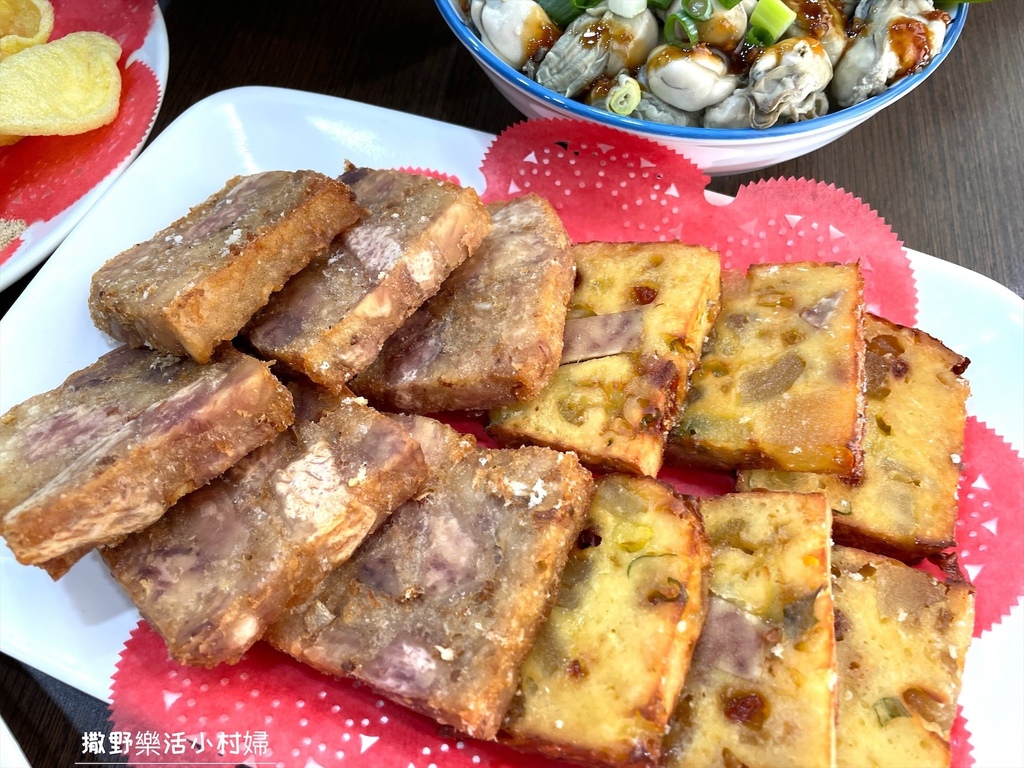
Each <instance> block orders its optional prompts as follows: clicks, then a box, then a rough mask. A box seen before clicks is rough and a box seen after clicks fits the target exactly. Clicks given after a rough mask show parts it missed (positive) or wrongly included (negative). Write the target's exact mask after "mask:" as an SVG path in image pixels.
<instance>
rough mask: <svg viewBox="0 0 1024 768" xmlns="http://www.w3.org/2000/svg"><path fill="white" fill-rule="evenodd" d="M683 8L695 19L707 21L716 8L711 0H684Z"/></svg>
mask: <svg viewBox="0 0 1024 768" xmlns="http://www.w3.org/2000/svg"><path fill="white" fill-rule="evenodd" d="M683 10H684V11H686V12H687V13H688V14H689V15H690V17H691V18H692V19H693V20H694V21H707V20H708V19H710V18H711V12H712V11H713V10H714V9H713V8H712V7H711V0H683Z"/></svg>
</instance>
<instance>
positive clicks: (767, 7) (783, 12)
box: [748, 0, 796, 45]
mask: <svg viewBox="0 0 1024 768" xmlns="http://www.w3.org/2000/svg"><path fill="white" fill-rule="evenodd" d="M794 21H796V11H794V10H793V9H792V8H790V7H789V6H788V5H786V4H785V3H784V2H782V0H757V5H755V6H754V12H753V13H752V14H750V33H753V32H754V30H755V29H757V30H760V32H758V33H757V37H758V39H762V37H761V36H762V34H763V35H764V36H765V37H764V38H763V39H767V38H768V37H770V38H771V42H770V43H768V45H772V44H773V43H775V42H776V41H777V40H778V39H779V38H780V37H782V35H783V33H784V32H785V31H786V30H787V29H789V25H790V24H792V23H793V22H794ZM750 33H748V36H749V34H750Z"/></svg>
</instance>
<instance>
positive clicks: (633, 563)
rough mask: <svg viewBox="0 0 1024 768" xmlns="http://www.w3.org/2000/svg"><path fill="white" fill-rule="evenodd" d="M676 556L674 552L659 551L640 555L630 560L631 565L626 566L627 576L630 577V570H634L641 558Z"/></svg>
mask: <svg viewBox="0 0 1024 768" xmlns="http://www.w3.org/2000/svg"><path fill="white" fill-rule="evenodd" d="M675 556H676V554H675V553H674V552H659V553H657V554H654V555H640V557H634V558H633V559H632V560H630V561H629V565H627V566H626V578H627V579H628V578H629V572H630V571H632V570H633V566H634V565H636V564H637V563H638V562H639V561H641V560H648V559H650V558H653V557H675Z"/></svg>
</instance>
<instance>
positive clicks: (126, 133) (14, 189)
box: [0, 0, 160, 264]
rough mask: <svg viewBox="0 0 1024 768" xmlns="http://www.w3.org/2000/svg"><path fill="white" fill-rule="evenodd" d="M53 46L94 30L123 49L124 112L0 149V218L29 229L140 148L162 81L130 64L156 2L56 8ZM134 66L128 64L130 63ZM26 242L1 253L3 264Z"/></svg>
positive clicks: (69, 1)
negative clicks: (82, 129) (74, 131)
mask: <svg viewBox="0 0 1024 768" xmlns="http://www.w3.org/2000/svg"><path fill="white" fill-rule="evenodd" d="M53 6H54V26H53V33H52V34H51V35H50V39H51V40H58V39H60V38H61V37H64V36H65V35H67V34H68V33H70V32H76V31H81V30H92V31H96V32H103V33H104V34H107V35H110V36H111V37H113V38H114V39H115V40H117V41H118V42H119V43H120V44H121V59H120V61H119V62H118V66H119V67H120V69H121V105H120V108H119V110H118V113H117V117H116V118H115V119H114V121H113V122H111V123H110V124H109V125H105V126H103V127H102V128H97V129H96V130H94V131H88V132H86V133H82V134H78V135H77V136H28V137H26V138H24V139H22V140H21V141H19V142H18V143H16V144H12V145H11V146H9V147H2V148H0V179H3V182H2V183H0V218H3V219H9V220H21V221H24V222H25V223H26V225H28V226H31V225H32V224H34V223H36V222H42V221H49V220H50V219H53V218H54V217H56V216H58V215H59V214H61V213H62V212H64V211H65V210H67V209H68V208H69V207H70V206H71V205H73V204H74V203H76V202H77V201H78V200H80V199H81V198H82V197H83V196H84V195H85V194H86V193H87V192H89V191H90V190H91V189H92V188H93V187H95V186H96V185H97V184H99V183H100V182H101V181H102V180H103V179H105V178H106V177H107V176H108V175H109V174H110V173H111V172H112V171H113V170H114V169H116V168H117V167H118V166H119V165H120V164H121V163H122V162H123V161H124V159H125V158H126V157H128V155H129V154H130V153H131V152H132V151H133V150H134V149H135V148H136V147H137V146H138V145H139V143H140V142H141V141H142V140H143V137H144V136H145V135H146V131H147V130H148V129H149V126H150V124H152V122H153V120H154V119H155V117H156V107H157V103H158V102H159V96H160V85H159V83H158V82H157V78H156V75H155V74H154V73H153V71H152V70H151V69H149V67H147V66H146V65H145V64H143V63H142V62H140V61H131V62H130V59H131V56H132V54H133V53H135V52H136V51H137V50H138V49H139V48H141V47H142V43H143V41H144V40H145V39H146V34H147V33H148V31H149V28H150V26H151V25H152V23H153V15H154V13H155V12H156V2H155V0H53ZM129 62H130V63H129ZM22 242H23V240H22V239H21V238H20V237H19V238H15V239H14V240H13V241H12V242H10V243H8V244H7V245H6V246H5V247H4V248H3V249H2V250H0V264H3V263H4V262H5V261H7V259H9V258H10V257H11V256H13V255H14V252H15V251H16V250H17V249H18V248H20V247H21V245H22Z"/></svg>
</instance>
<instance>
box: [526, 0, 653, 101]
mask: <svg viewBox="0 0 1024 768" xmlns="http://www.w3.org/2000/svg"><path fill="white" fill-rule="evenodd" d="M513 1H514V0H513ZM659 34H660V33H659V30H658V21H657V19H656V18H655V16H654V14H653V13H652V12H651V11H649V10H646V9H645V10H643V11H642V12H641V13H639V14H637V15H636V16H633V17H627V16H620V15H618V14H617V13H614V12H613V11H611V10H608V9H603V8H602V6H598V7H597V8H596V9H591V10H589V11H587V12H586V13H584V14H583V15H582V16H579V17H578V18H576V19H575V20H574V21H573V22H572V23H571V24H570V25H569V26H568V27H567V28H566V29H565V32H564V33H563V34H562V36H561V37H560V38H559V39H558V41H557V42H556V43H555V44H554V45H553V46H552V47H551V50H550V51H548V53H547V55H546V56H545V57H544V60H543V61H542V62H541V63H540V66H539V67H538V68H537V74H536V80H537V82H538V83H539V84H540V85H542V86H544V87H545V88H549V89H551V90H552V91H555V92H556V93H560V94H562V95H564V96H568V97H573V96H578V95H579V94H581V93H583V91H585V90H586V89H587V88H588V87H589V86H590V85H591V84H592V83H593V82H594V81H595V80H597V78H599V77H600V76H602V75H607V76H608V77H615V76H616V75H618V73H619V72H621V71H623V70H627V71H635V70H636V69H638V68H639V67H640V66H641V65H642V64H643V63H644V61H645V60H646V59H647V54H648V53H650V51H651V49H652V48H654V46H655V45H657V43H658V35H659Z"/></svg>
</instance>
